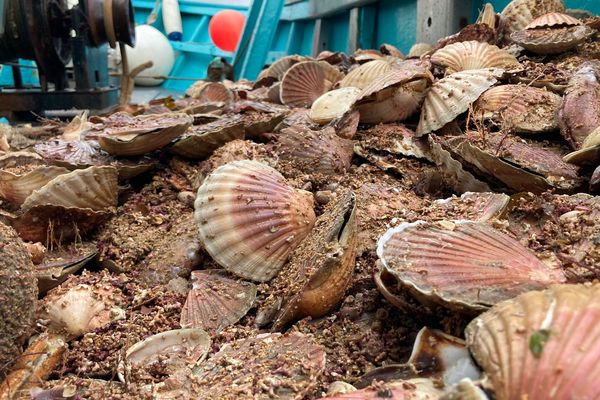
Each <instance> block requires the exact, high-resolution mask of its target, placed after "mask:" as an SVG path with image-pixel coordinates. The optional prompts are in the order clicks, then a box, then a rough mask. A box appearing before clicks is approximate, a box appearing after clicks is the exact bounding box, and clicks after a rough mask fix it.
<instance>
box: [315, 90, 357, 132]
mask: <svg viewBox="0 0 600 400" xmlns="http://www.w3.org/2000/svg"><path fill="white" fill-rule="evenodd" d="M359 94H360V89H358V88H355V87H345V88H340V89H335V90H332V91H330V92H327V93H325V94H323V95H322V96H321V97H319V98H318V99H316V100H315V101H314V102H313V104H312V106H311V107H310V113H309V116H310V119H311V120H313V121H314V122H316V123H317V124H326V123H328V122H331V121H333V120H334V119H336V118H339V117H341V116H342V115H344V114H345V113H347V112H348V111H349V110H350V108H351V107H352V105H353V104H354V101H355V100H356V98H357V97H358V96H359Z"/></svg>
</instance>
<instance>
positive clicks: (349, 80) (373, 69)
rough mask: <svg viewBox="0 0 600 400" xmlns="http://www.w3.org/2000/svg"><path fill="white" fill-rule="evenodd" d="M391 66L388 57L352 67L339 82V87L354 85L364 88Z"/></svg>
mask: <svg viewBox="0 0 600 400" xmlns="http://www.w3.org/2000/svg"><path fill="white" fill-rule="evenodd" d="M392 67H393V63H392V62H391V61H390V60H389V59H385V58H383V59H380V60H373V61H369V62H368V63H364V64H362V65H359V66H358V67H357V68H355V69H353V70H352V71H350V72H349V73H348V75H346V76H345V77H344V79H342V80H341V81H340V83H339V86H340V87H355V88H359V89H364V88H365V87H367V86H368V85H369V83H371V82H373V80H375V79H377V78H378V77H380V76H382V75H385V74H386V73H387V72H389V71H390V70H391V69H392Z"/></svg>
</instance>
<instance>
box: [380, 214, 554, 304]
mask: <svg viewBox="0 0 600 400" xmlns="http://www.w3.org/2000/svg"><path fill="white" fill-rule="evenodd" d="M377 255H378V257H379V259H380V260H381V262H382V264H383V266H384V268H386V270H387V271H388V272H389V273H391V274H393V275H395V276H396V277H397V279H398V280H399V282H401V283H402V284H403V285H404V286H406V287H407V288H408V289H409V290H410V291H411V293H413V295H415V296H416V297H417V298H419V299H422V300H421V301H424V302H425V303H427V302H431V301H433V302H435V303H438V304H442V305H444V306H446V307H450V308H453V309H456V310H458V311H463V312H469V313H470V312H473V311H481V310H485V309H487V308H488V307H490V306H492V305H494V304H496V303H498V302H500V301H502V300H506V299H509V298H512V297H514V296H516V295H518V294H520V293H523V292H526V291H529V290H535V289H541V288H545V287H548V286H549V285H551V284H553V283H560V282H564V281H565V277H564V275H563V274H562V272H561V271H560V270H553V269H550V268H548V267H547V266H546V265H545V264H544V263H542V262H541V261H540V260H538V259H537V258H536V256H535V254H534V253H532V252H531V251H530V250H528V249H527V248H525V247H523V246H522V245H521V244H520V243H519V242H517V241H516V240H515V239H512V238H511V237H509V236H507V235H505V234H503V233H501V232H499V231H497V230H495V229H493V228H491V227H489V226H488V225H486V224H484V223H480V222H469V221H455V222H451V221H441V222H438V223H427V222H423V221H418V222H415V223H410V224H409V223H403V224H401V225H400V226H398V227H396V228H392V229H390V230H388V231H387V232H386V233H385V234H384V235H383V236H382V237H381V239H380V240H379V243H378V246H377Z"/></svg>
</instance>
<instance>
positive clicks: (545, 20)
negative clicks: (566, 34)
mask: <svg viewBox="0 0 600 400" xmlns="http://www.w3.org/2000/svg"><path fill="white" fill-rule="evenodd" d="M577 25H583V23H582V22H581V21H580V20H578V19H577V18H574V17H571V16H570V15H568V14H563V13H560V12H551V13H548V14H544V15H541V16H539V17H537V18H536V19H534V20H533V21H531V22H530V23H529V24H527V26H525V27H524V28H523V29H538V28H553V27H559V26H561V27H562V26H577Z"/></svg>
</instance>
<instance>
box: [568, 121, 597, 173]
mask: <svg viewBox="0 0 600 400" xmlns="http://www.w3.org/2000/svg"><path fill="white" fill-rule="evenodd" d="M563 160H564V161H566V162H568V163H571V164H576V165H589V166H595V165H598V162H600V126H599V127H598V128H596V129H595V130H594V131H593V132H592V133H590V134H589V135H588V136H587V137H586V138H585V140H584V141H583V143H582V144H581V148H580V149H579V150H576V151H574V152H571V153H569V154H567V155H566V156H564V157H563Z"/></svg>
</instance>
